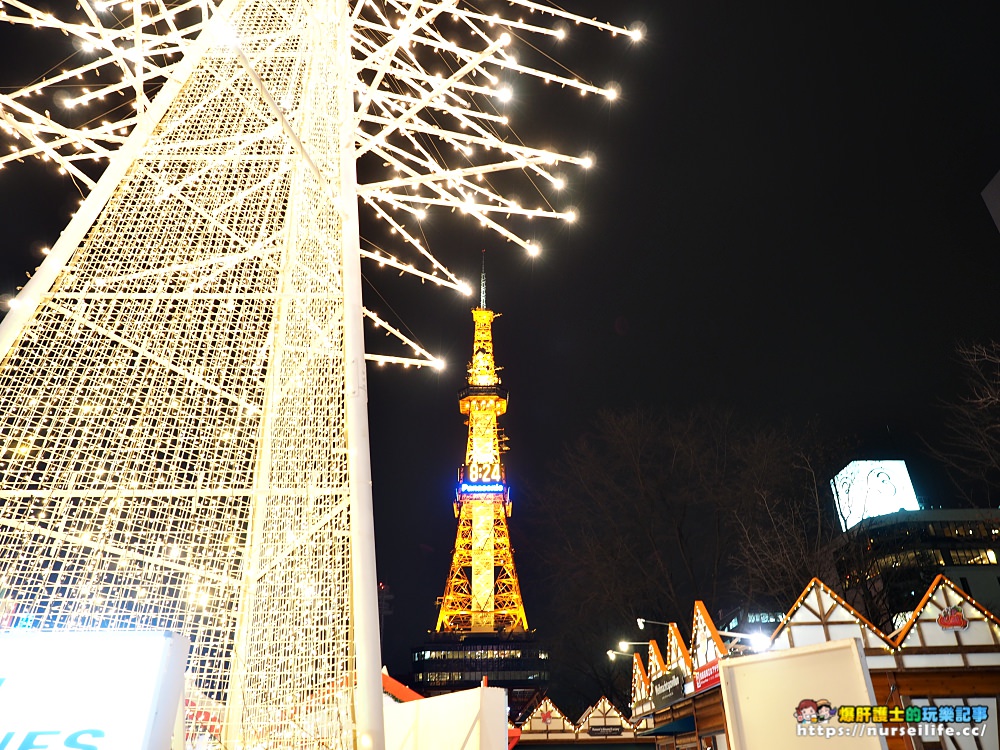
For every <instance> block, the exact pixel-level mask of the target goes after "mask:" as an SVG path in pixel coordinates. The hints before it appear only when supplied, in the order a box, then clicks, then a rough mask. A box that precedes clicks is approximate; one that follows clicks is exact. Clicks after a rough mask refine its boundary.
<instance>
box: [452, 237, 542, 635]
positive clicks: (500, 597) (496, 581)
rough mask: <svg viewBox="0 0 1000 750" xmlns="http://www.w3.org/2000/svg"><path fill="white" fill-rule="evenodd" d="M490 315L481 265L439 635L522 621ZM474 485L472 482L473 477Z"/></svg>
mask: <svg viewBox="0 0 1000 750" xmlns="http://www.w3.org/2000/svg"><path fill="white" fill-rule="evenodd" d="M494 317H496V315H495V313H494V312H493V311H492V310H489V309H487V307H486V266H485V255H484V258H483V273H482V279H481V283H480V300H479V307H477V308H474V309H473V310H472V320H473V323H474V325H475V330H474V334H473V343H472V360H471V361H470V362H469V379H468V387H467V388H465V389H463V390H462V392H461V393H460V394H459V401H458V404H459V411H460V412H461V413H462V414H464V415H466V416H467V417H468V425H469V438H468V442H467V444H466V451H465V465H464V466H463V467H462V471H461V472H460V473H461V475H462V476H463V477H464V478H465V479H466V480H467V481H463V482H460V483H459V485H458V489H457V492H456V498H455V516H456V517H457V518H458V531H457V533H456V535H455V551H454V553H453V555H452V561H451V569H450V570H449V572H448V581H447V583H446V584H445V591H444V596H443V597H441V608H440V609H439V610H438V620H437V626H436V628H435V629H436V631H437V632H439V633H494V632H508V633H509V632H525V631H527V630H528V620H527V617H525V614H524V602H523V601H522V600H521V587H520V584H519V583H518V580H517V571H516V570H515V568H514V553H513V549H512V548H511V544H510V531H509V529H508V527H507V518H508V517H509V516H510V512H511V504H510V493H509V490H508V488H507V484H506V482H504V481H492V480H493V479H494V478H498V479H501V480H502V478H503V477H504V476H505V472H504V468H503V461H502V460H501V455H502V452H503V451H502V449H501V442H500V427H499V424H498V418H499V417H500V416H501V415H503V414H505V413H506V412H507V392H506V391H505V390H504V389H502V388H501V387H500V377H499V376H498V375H497V367H496V363H495V361H494V359H493V319H494ZM477 479H478V480H479V481H476V480H477Z"/></svg>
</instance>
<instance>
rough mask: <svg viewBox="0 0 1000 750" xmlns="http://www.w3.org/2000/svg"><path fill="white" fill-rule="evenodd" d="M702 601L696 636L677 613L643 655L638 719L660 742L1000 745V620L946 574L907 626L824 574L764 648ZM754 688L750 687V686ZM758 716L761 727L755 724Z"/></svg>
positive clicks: (717, 746)
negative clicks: (894, 627) (890, 627)
mask: <svg viewBox="0 0 1000 750" xmlns="http://www.w3.org/2000/svg"><path fill="white" fill-rule="evenodd" d="M749 635H750V634H739V636H737V635H736V634H731V633H720V632H719V631H718V630H717V629H716V628H715V625H714V624H713V623H712V621H711V618H710V617H709V616H708V613H707V611H706V609H705V607H704V605H703V604H702V603H700V602H698V603H696V605H695V612H694V620H693V624H692V636H691V640H690V643H689V644H685V642H684V641H683V639H682V638H681V634H680V630H679V628H678V627H677V626H676V625H675V624H672V625H670V626H669V628H668V631H667V637H666V640H665V646H664V648H663V649H662V650H661V649H660V647H659V644H658V643H657V642H656V641H650V642H649V646H648V650H647V654H646V660H645V662H644V661H643V660H642V659H641V658H639V656H638V655H636V658H635V660H634V662H633V678H632V719H633V721H637V720H640V719H643V720H649V719H651V720H652V727H651V728H650V729H648V730H645V732H644V734H645V736H648V737H652V738H654V739H655V742H656V747H658V748H670V749H671V750H674V749H681V748H683V749H684V750H688V749H695V748H697V749H698V750H703V749H705V750H707V749H708V748H711V749H712V750H729V748H733V750H741V749H742V748H745V747H747V746H748V744H751V743H750V742H749V740H748V739H747V738H749V737H752V736H753V732H754V731H762V732H766V735H759V736H767V738H768V739H767V741H768V747H769V748H771V749H772V750H775V749H779V750H780V749H781V748H785V747H788V748H792V747H797V748H801V747H803V744H802V743H803V739H802V738H803V737H816V738H818V737H823V738H826V739H827V740H831V741H830V742H824V743H822V746H823V747H829V748H831V750H832V748H834V747H836V746H837V745H838V744H840V743H839V742H837V740H840V739H843V740H849V741H850V742H851V743H852V744H850V745H849V746H850V747H857V748H862V747H872V748H886V749H887V750H939V749H940V750H987V748H996V747H997V737H998V730H1000V726H998V723H997V707H998V694H1000V620H998V618H997V617H996V616H995V615H994V614H993V613H991V612H990V611H989V610H987V609H986V608H985V607H984V606H983V605H982V604H981V603H979V602H977V601H975V600H974V599H973V598H972V597H970V596H969V595H968V594H966V593H965V592H964V591H962V590H961V589H959V588H958V587H957V586H956V585H955V584H954V583H952V582H951V581H950V580H949V579H947V578H946V577H944V576H938V577H937V578H936V579H935V580H934V582H933V583H932V584H931V586H930V588H929V589H928V591H927V593H926V595H925V596H924V597H923V599H922V600H921V602H920V604H919V606H918V607H917V608H916V609H915V610H914V611H913V613H912V615H911V616H910V618H909V620H908V621H907V622H906V624H905V625H904V626H903V627H902V628H900V629H899V630H898V631H896V632H894V633H891V634H888V635H887V634H885V633H882V632H881V631H880V630H879V629H878V628H876V627H875V626H874V625H872V624H871V623H870V622H868V621H867V620H866V619H865V618H864V617H863V616H861V615H860V614H859V613H858V612H857V611H856V610H854V609H853V608H852V607H851V606H850V605H849V604H847V603H846V602H845V601H844V600H843V599H842V598H841V597H840V596H838V595H837V594H836V593H835V592H834V591H832V590H831V589H830V588H829V587H828V586H826V585H825V584H824V583H823V582H821V581H820V580H818V579H813V580H812V581H811V582H810V583H809V585H808V586H807V587H806V589H805V590H804V591H803V593H802V595H801V596H800V597H799V598H798V600H796V602H795V603H794V604H793V605H792V607H791V609H789V611H788V612H787V613H786V614H785V615H784V616H783V617H782V618H781V621H780V623H779V625H778V627H777V629H776V630H775V631H774V632H773V633H772V634H771V635H770V639H769V644H768V648H767V649H762V652H760V653H755V652H754V651H753V650H751V649H750V648H749V647H748V646H747V645H745V643H744V641H749V637H748V636H749ZM751 688H752V689H751ZM755 726H761V727H762V728H761V729H759V730H758V729H755Z"/></svg>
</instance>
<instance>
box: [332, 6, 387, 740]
mask: <svg viewBox="0 0 1000 750" xmlns="http://www.w3.org/2000/svg"><path fill="white" fill-rule="evenodd" d="M335 2H336V3H337V11H338V13H337V18H338V19H339V23H340V34H339V35H338V36H339V44H338V50H337V52H338V55H339V56H340V70H341V71H343V73H344V79H342V80H345V81H346V80H350V71H351V70H352V69H353V68H352V66H353V61H352V59H351V52H350V50H351V47H350V34H351V26H352V24H351V18H350V4H349V3H348V2H347V0H335ZM339 96H340V132H341V144H342V148H341V151H340V153H341V156H340V158H341V179H340V187H341V190H342V193H341V194H340V195H339V196H337V197H338V199H339V200H340V201H341V204H342V205H341V209H342V211H343V217H344V225H343V243H342V245H341V247H342V253H343V255H342V263H343V284H344V350H345V354H346V357H345V359H346V364H347V372H346V388H347V393H346V398H345V409H346V412H347V447H348V477H349V484H350V497H351V564H352V576H351V585H352V595H353V600H354V601H353V613H352V614H353V618H352V620H353V627H354V633H353V636H354V648H355V655H356V657H357V687H356V692H355V696H354V719H355V726H356V732H357V733H356V735H355V737H356V746H357V747H359V748H364V749H366V750H367V748H372V750H384V748H385V726H384V720H383V717H382V653H381V646H380V644H379V622H378V576H377V575H376V572H375V519H374V513H373V509H372V470H371V454H370V445H369V440H368V380H367V377H366V373H365V339H364V314H363V313H362V307H361V246H360V241H359V224H358V199H357V184H356V183H357V174H356V157H355V148H354V137H355V136H354V130H355V129H354V91H353V89H352V88H350V87H348V86H341V87H340V91H339Z"/></svg>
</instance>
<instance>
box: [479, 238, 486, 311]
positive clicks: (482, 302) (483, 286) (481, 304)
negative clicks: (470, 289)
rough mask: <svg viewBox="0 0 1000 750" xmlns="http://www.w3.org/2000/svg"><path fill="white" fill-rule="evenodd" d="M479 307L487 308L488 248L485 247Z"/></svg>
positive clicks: (480, 277)
mask: <svg viewBox="0 0 1000 750" xmlns="http://www.w3.org/2000/svg"><path fill="white" fill-rule="evenodd" d="M479 309H480V310H485V309H486V248H485V247H484V248H483V270H482V273H480V275H479Z"/></svg>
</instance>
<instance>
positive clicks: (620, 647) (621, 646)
mask: <svg viewBox="0 0 1000 750" xmlns="http://www.w3.org/2000/svg"><path fill="white" fill-rule="evenodd" d="M648 645H649V641H618V650H619V651H628V647H629V646H648Z"/></svg>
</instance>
